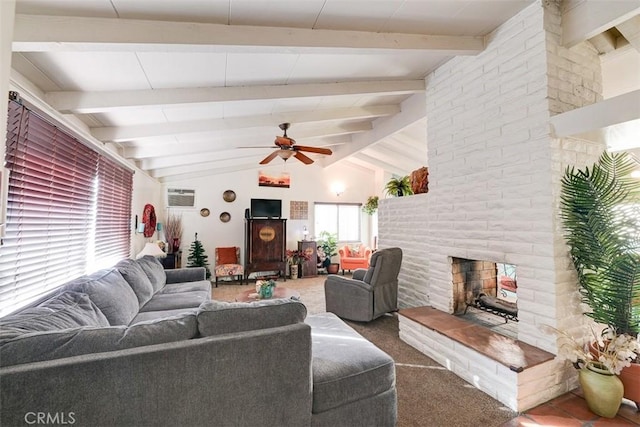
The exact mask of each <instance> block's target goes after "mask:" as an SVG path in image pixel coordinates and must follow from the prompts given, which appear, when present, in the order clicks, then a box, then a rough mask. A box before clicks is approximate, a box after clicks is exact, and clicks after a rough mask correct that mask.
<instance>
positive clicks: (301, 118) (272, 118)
mask: <svg viewBox="0 0 640 427" xmlns="http://www.w3.org/2000/svg"><path fill="white" fill-rule="evenodd" d="M399 112H400V106H398V105H379V106H370V107H350V108H337V109H330V110H315V111H297V112H290V113H277V114H265V115H259V116H244V117H230V118H226V119H213V120H193V121H186V122H176V123H153V124H145V125H132V126H119V127H99V128H91V133H92V135H93V136H94V137H95V138H98V139H99V140H101V141H115V142H118V141H126V140H130V139H136V138H148V137H154V136H162V135H180V134H189V133H200V132H221V131H231V130H233V129H240V128H252V127H259V126H273V128H274V129H277V126H278V124H280V123H283V122H289V123H295V124H300V123H303V122H322V121H335V120H356V119H369V118H375V117H382V116H390V115H393V114H397V113H399ZM274 136H275V135H274ZM291 136H292V137H293V138H295V137H296V136H295V135H293V134H292V135H291Z"/></svg>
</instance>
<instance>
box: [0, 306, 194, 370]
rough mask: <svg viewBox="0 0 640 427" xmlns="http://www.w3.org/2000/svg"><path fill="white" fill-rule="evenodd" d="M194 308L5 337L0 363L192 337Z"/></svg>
mask: <svg viewBox="0 0 640 427" xmlns="http://www.w3.org/2000/svg"><path fill="white" fill-rule="evenodd" d="M197 333H198V327H197V321H196V313H195V310H193V312H191V313H183V314H182V315H178V316H173V317H164V318H162V319H156V320H149V321H146V322H141V323H138V324H135V325H132V326H129V327H126V326H108V327H104V328H88V327H85V328H74V329H64V330H59V331H48V332H34V333H29V334H23V335H21V336H19V337H16V338H14V339H11V340H8V341H6V342H5V343H3V345H2V346H1V347H0V364H1V366H11V365H16V364H21V363H29V362H39V361H43V360H52V359H60V358H63V357H71V356H79V355H82V354H89V353H101V352H105V351H115V350H124V349H127V348H133V347H142V346H147V345H154V344H164V343H168V342H175V341H182V340H188V339H191V338H194V337H195V336H196V335H197Z"/></svg>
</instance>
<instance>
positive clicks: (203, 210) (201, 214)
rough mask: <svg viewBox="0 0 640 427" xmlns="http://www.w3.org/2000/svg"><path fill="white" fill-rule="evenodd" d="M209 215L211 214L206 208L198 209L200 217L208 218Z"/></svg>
mask: <svg viewBox="0 0 640 427" xmlns="http://www.w3.org/2000/svg"><path fill="white" fill-rule="evenodd" d="M210 213H211V212H210V211H209V209H207V208H202V209H200V216H204V217H207V216H209V214H210Z"/></svg>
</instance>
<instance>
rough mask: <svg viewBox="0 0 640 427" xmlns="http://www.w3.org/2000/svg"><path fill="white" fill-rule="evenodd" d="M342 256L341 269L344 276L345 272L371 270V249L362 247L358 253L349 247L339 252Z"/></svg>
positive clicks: (344, 247) (346, 246) (342, 248)
mask: <svg viewBox="0 0 640 427" xmlns="http://www.w3.org/2000/svg"><path fill="white" fill-rule="evenodd" d="M338 254H339V255H340V268H341V269H342V275H343V276H344V271H345V270H349V271H351V270H355V269H357V268H369V258H371V248H369V247H368V246H365V245H360V247H359V248H358V250H357V251H354V250H353V249H351V248H349V246H348V245H345V246H343V247H341V248H340V249H339V250H338Z"/></svg>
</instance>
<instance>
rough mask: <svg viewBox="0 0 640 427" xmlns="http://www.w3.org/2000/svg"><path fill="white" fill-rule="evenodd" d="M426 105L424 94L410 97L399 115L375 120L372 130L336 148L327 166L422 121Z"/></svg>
mask: <svg viewBox="0 0 640 427" xmlns="http://www.w3.org/2000/svg"><path fill="white" fill-rule="evenodd" d="M426 104H427V103H426V100H425V96H424V94H415V95H412V96H411V97H409V98H408V99H406V100H405V101H403V102H402V104H401V105H400V109H401V110H402V111H401V112H400V113H399V114H396V115H394V116H392V117H384V118H380V119H377V120H375V121H374V125H373V129H372V130H371V131H370V132H364V133H362V134H358V135H354V136H353V142H352V143H351V144H348V145H344V146H341V147H338V148H337V149H336V150H335V151H334V155H333V156H331V158H330V159H328V160H327V162H328V164H332V163H335V162H337V161H339V160H342V159H344V158H346V157H348V156H350V155H352V154H355V153H357V152H359V151H361V150H364V149H365V148H367V147H368V146H370V145H372V144H375V143H378V142H380V141H382V140H383V139H385V138H387V137H389V136H391V135H393V134H395V133H397V132H399V131H401V130H402V129H405V128H406V127H408V126H411V125H412V124H414V123H416V122H418V121H420V120H423V119H424V118H425V117H426V114H427V107H426Z"/></svg>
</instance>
